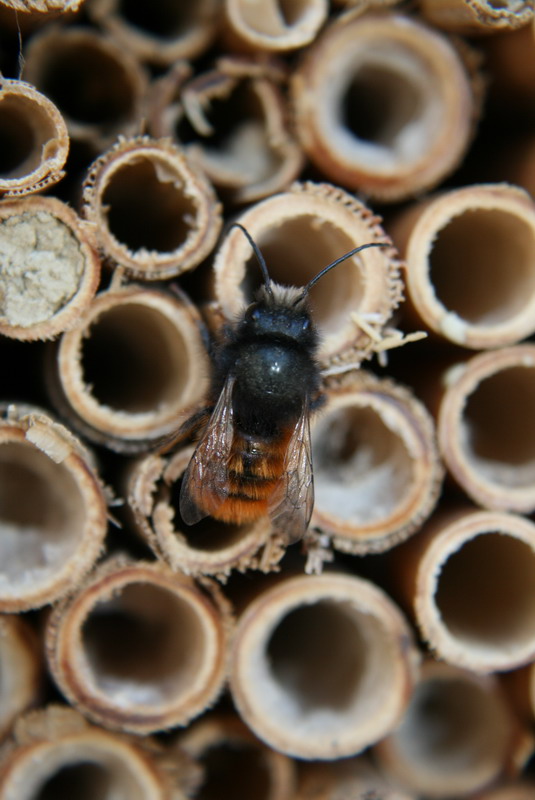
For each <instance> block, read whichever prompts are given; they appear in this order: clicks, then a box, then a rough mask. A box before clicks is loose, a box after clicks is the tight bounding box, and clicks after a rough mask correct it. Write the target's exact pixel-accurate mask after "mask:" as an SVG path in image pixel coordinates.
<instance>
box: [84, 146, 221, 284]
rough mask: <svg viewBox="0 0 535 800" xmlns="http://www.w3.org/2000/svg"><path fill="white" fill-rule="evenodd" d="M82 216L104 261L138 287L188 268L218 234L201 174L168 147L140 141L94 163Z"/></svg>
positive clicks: (214, 206) (216, 214) (216, 208)
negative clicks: (140, 282) (138, 281)
mask: <svg viewBox="0 0 535 800" xmlns="http://www.w3.org/2000/svg"><path fill="white" fill-rule="evenodd" d="M83 214H84V215H85V217H86V219H87V220H88V221H89V222H90V223H91V224H92V225H93V226H94V229H95V234H96V236H97V239H98V243H99V246H100V247H101V248H102V251H103V252H104V254H105V255H106V256H107V257H108V259H109V260H110V261H111V262H112V263H117V264H118V265H119V266H121V267H123V268H124V271H125V273H126V274H127V275H129V276H130V277H134V278H140V279H142V280H163V279H165V278H171V277H174V276H175V275H179V274H181V273H182V272H185V271H186V270H190V269H193V268H194V267H196V266H197V265H198V264H200V263H201V261H202V260H203V259H204V258H206V257H207V256H208V255H209V254H210V251H211V250H212V248H213V247H214V245H215V243H216V240H217V237H218V235H219V231H220V228H221V207H220V205H219V203H218V202H217V199H216V196H215V194H214V191H213V189H212V187H211V184H210V183H209V182H208V181H207V180H206V178H205V177H204V175H203V174H202V173H201V172H200V171H199V170H198V169H197V168H195V167H194V166H193V165H192V164H190V163H189V162H188V161H187V159H186V158H185V157H184V155H183V153H181V152H180V150H178V149H177V148H176V147H174V146H173V145H172V144H171V143H170V142H169V141H167V140H153V139H150V138H148V137H138V138H135V139H121V140H120V141H119V142H118V143H117V145H115V147H113V148H112V149H111V150H109V151H108V152H107V153H104V154H103V155H102V156H100V157H99V158H98V159H97V160H96V161H95V162H94V164H93V165H92V167H91V168H90V170H89V173H88V176H87V178H86V181H85V184H84V208H83Z"/></svg>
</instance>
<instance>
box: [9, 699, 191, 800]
mask: <svg viewBox="0 0 535 800" xmlns="http://www.w3.org/2000/svg"><path fill="white" fill-rule="evenodd" d="M161 750H162V749H161V748H158V746H157V745H156V743H153V742H149V741H148V740H146V739H141V738H139V737H138V738H134V737H128V736H125V735H119V734H114V733H110V732H109V731H105V730H103V729H102V728H97V727H96V726H95V725H91V724H90V723H89V722H87V720H85V719H84V718H83V717H82V716H81V715H80V714H78V713H77V712H76V711H74V710H73V709H70V708H66V707H63V706H59V705H58V706H55V705H53V706H47V707H46V708H44V709H40V710H38V711H34V712H31V713H28V714H26V715H24V716H22V717H21V718H19V720H18V721H17V724H16V726H15V729H14V732H13V734H12V736H11V738H10V739H9V740H8V741H7V742H6V743H4V745H3V748H2V751H1V753H0V798H1V800H30V798H36V797H45V796H49V797H60V796H67V795H69V796H71V797H95V798H96V797H112V796H113V797H128V798H129V800H170V798H173V800H185V797H186V795H185V794H184V793H183V792H182V791H181V788H180V779H181V777H182V776H181V770H180V762H179V760H178V759H177V763H176V765H175V766H172V765H170V764H169V762H168V761H167V763H164V762H163V759H162V752H161Z"/></svg>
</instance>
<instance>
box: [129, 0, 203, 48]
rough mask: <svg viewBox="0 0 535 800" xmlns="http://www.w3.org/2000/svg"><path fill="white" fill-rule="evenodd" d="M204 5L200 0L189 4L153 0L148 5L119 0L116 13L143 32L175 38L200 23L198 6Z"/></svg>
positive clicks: (133, 0) (130, 0)
mask: <svg viewBox="0 0 535 800" xmlns="http://www.w3.org/2000/svg"><path fill="white" fill-rule="evenodd" d="M204 5H205V3H204V2H202V1H201V2H197V3H195V5H192V6H189V5H187V4H184V3H178V4H177V3H176V2H175V1H174V0H153V2H151V3H150V6H149V5H147V4H146V3H139V2H138V1H137V0H120V2H119V4H118V13H119V15H120V16H121V17H123V18H124V19H125V20H126V21H127V22H129V23H130V24H131V25H133V27H135V28H138V29H139V30H140V31H141V32H143V33H146V34H148V35H152V36H158V37H161V38H162V39H176V38H178V37H179V36H180V35H181V34H183V33H185V32H187V31H188V30H190V29H191V28H193V27H194V26H195V25H196V24H200V22H199V18H202V13H200V11H199V6H201V8H202V7H203V6H204Z"/></svg>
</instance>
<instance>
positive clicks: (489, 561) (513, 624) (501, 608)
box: [435, 532, 535, 653]
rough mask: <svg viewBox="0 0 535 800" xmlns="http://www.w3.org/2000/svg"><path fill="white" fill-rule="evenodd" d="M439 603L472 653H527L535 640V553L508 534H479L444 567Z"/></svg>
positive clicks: (451, 628) (445, 620)
mask: <svg viewBox="0 0 535 800" xmlns="http://www.w3.org/2000/svg"><path fill="white" fill-rule="evenodd" d="M435 603H436V606H437V608H438V611H439V613H440V615H441V617H442V621H443V624H444V625H445V626H446V627H447V628H448V629H449V631H450V632H451V634H452V635H453V636H455V637H456V638H458V639H461V640H464V641H466V643H467V644H469V645H470V646H471V647H472V648H474V647H479V648H481V649H482V650H485V649H487V650H489V649H490V648H492V649H497V650H499V652H500V653H503V652H505V651H506V650H507V648H524V647H525V646H526V645H529V644H530V643H531V644H532V643H533V641H534V640H535V553H534V552H533V550H532V548H531V547H530V546H529V545H528V544H526V543H525V542H523V541H521V540H520V539H517V538H515V537H513V536H510V535H507V534H505V533H497V532H488V533H483V534H478V535H477V536H475V538H473V539H470V540H469V541H467V542H466V543H464V544H463V545H462V547H461V548H460V549H459V550H457V551H456V552H455V553H453V554H452V555H450V557H449V558H448V560H447V561H446V562H445V563H444V564H443V565H442V569H441V572H440V574H439V576H438V581H437V589H436V593H435Z"/></svg>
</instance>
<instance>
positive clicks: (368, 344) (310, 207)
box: [214, 182, 401, 365]
mask: <svg viewBox="0 0 535 800" xmlns="http://www.w3.org/2000/svg"><path fill="white" fill-rule="evenodd" d="M239 222H240V223H241V224H242V225H244V226H245V227H246V228H247V230H248V231H249V233H250V234H251V236H252V237H253V239H254V240H255V241H256V243H257V244H258V246H259V248H260V250H261V251H262V253H263V255H264V257H265V259H266V262H267V266H268V270H269V273H270V276H271V278H272V279H273V280H275V281H277V282H278V283H281V284H285V285H289V286H300V285H304V284H306V283H307V282H308V281H309V280H311V279H312V278H313V277H314V276H315V275H316V274H317V273H318V272H319V271H320V270H321V269H322V268H323V267H325V266H326V265H327V264H329V263H330V262H331V261H333V260H334V259H335V258H338V257H340V256H342V255H344V253H347V252H348V251H349V250H352V249H353V248H355V247H358V246H359V245H362V244H366V243H369V242H385V247H384V248H382V247H373V248H369V249H368V250H365V251H364V252H362V253H359V254H358V256H355V257H354V258H352V259H349V260H348V262H347V264H343V265H342V264H341V265H340V267H338V268H337V269H335V270H333V271H332V272H331V273H330V274H329V275H328V276H326V277H325V279H324V280H323V281H322V283H320V284H318V286H317V287H314V288H313V289H312V290H311V292H310V303H311V307H312V312H313V316H314V321H315V322H316V324H317V325H318V327H319V329H320V333H321V344H320V358H321V359H322V361H324V362H327V363H329V364H331V365H334V364H338V363H343V362H345V361H349V362H350V363H352V364H353V365H355V364H356V365H358V364H359V363H360V361H362V360H363V359H364V358H368V357H370V355H371V354H372V353H373V351H374V348H375V347H376V345H377V339H380V338H381V331H382V328H383V327H384V325H385V324H386V322H387V320H388V318H389V317H390V315H391V314H392V312H393V310H394V309H395V308H396V307H397V305H398V303H399V302H400V300H401V282H400V276H399V267H400V262H399V260H398V258H397V254H396V251H395V250H394V249H393V248H392V247H390V240H389V239H388V237H387V236H386V234H385V233H384V231H383V229H382V227H381V225H380V223H381V219H380V218H379V217H377V216H375V215H374V214H373V213H372V212H371V211H370V209H369V208H368V207H367V206H365V205H364V204H363V203H361V202H360V201H358V200H357V199H356V198H354V197H353V196H351V195H350V194H349V193H347V192H345V191H343V190H342V189H340V188H338V187H335V186H331V185H330V184H325V183H312V182H307V183H302V184H299V183H297V184H294V185H293V186H292V187H291V189H290V190H289V191H288V192H284V193H281V194H277V195H273V196H272V197H270V198H268V199H266V200H262V201H261V202H259V203H257V204H255V205H254V206H252V207H251V208H249V209H248V210H247V211H245V212H243V213H242V214H241V215H240V216H239ZM260 277H261V276H260V271H259V269H258V267H257V265H256V264H255V262H254V260H253V255H252V253H251V248H250V245H249V243H248V242H247V240H246V239H245V237H244V236H243V233H242V232H241V231H239V230H232V231H231V232H230V233H229V234H228V235H227V236H226V237H225V239H224V240H223V242H222V244H221V246H220V248H219V249H218V251H217V253H216V256H215V260H214V294H215V298H216V301H217V303H218V304H219V305H220V307H221V310H222V313H223V316H224V317H225V318H226V319H228V320H230V319H233V318H234V317H235V316H236V314H238V313H239V312H240V311H241V310H242V309H243V307H244V306H245V305H246V304H248V303H249V302H251V300H252V293H253V292H252V287H255V286H258V285H259V284H260ZM360 319H362V320H364V324H366V323H368V329H367V330H364V329H363V327H362V326H361V325H360V324H359V320H360ZM369 328H372V329H373V331H374V332H375V333H376V338H375V339H374V338H373V337H370V332H369Z"/></svg>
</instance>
